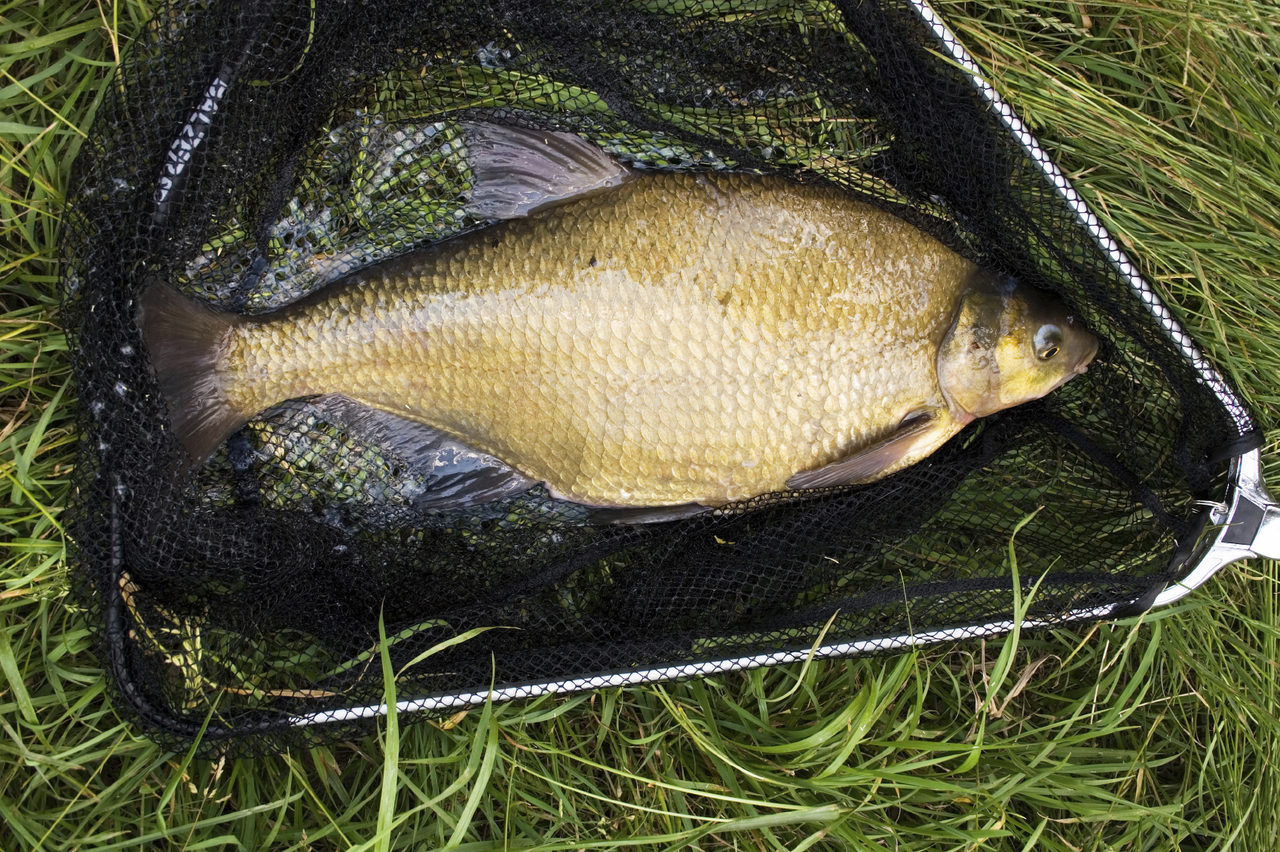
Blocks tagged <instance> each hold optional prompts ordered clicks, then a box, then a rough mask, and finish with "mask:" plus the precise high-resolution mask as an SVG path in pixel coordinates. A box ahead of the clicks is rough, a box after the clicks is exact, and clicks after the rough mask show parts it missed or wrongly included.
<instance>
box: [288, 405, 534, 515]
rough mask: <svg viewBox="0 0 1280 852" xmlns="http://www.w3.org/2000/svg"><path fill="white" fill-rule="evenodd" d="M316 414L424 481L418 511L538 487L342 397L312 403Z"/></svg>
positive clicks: (422, 428) (435, 435)
mask: <svg viewBox="0 0 1280 852" xmlns="http://www.w3.org/2000/svg"><path fill="white" fill-rule="evenodd" d="M311 405H312V407H313V408H315V409H316V410H317V413H318V414H319V415H320V416H321V417H323V418H324V419H325V420H327V421H329V422H330V423H334V424H340V425H342V426H343V427H345V428H346V429H347V430H348V431H350V432H351V434H352V435H353V436H355V437H356V438H358V439H360V440H362V441H364V442H366V443H369V444H373V445H375V446H377V447H379V448H381V449H382V450H383V451H384V452H386V453H388V454H390V455H391V456H393V457H395V458H396V459H398V460H399V461H401V462H403V463H405V464H407V465H408V466H409V468H410V469H411V470H413V471H414V472H415V473H417V474H419V475H420V476H421V477H422V480H423V483H424V488H423V492H422V493H421V494H420V495H418V496H417V497H416V498H414V500H413V505H414V506H415V507H417V508H419V509H454V508H461V507H465V506H474V505H477V504H480V503H488V502H490V501H492V500H498V499H500V498H502V497H509V496H511V495H513V494H518V493H520V492H523V491H528V490H529V489H530V488H532V487H533V486H534V485H536V484H537V483H536V482H535V481H534V480H532V479H530V478H529V477H527V476H525V475H524V474H522V473H520V472H519V471H518V470H516V469H515V468H513V467H511V466H510V465H508V464H506V463H504V462H502V461H500V460H498V459H496V458H494V457H493V456H491V455H487V454H486V453H482V452H480V451H478V450H474V449H472V448H471V447H468V446H467V445H466V444H464V443H462V442H461V441H458V440H456V439H454V438H452V437H450V436H449V435H446V434H445V433H444V432H441V431H439V430H437V429H432V428H431V427H430V426H426V425H424V424H422V423H418V422H416V421H414V420H408V419H406V418H403V417H399V416H397V415H395V414H391V413H390V412H386V411H381V410H379V409H376V408H369V407H368V406H365V405H362V404H360V403H359V402H356V401H355V400H352V399H350V398H349V397H346V396H342V395H341V394H326V395H324V396H318V397H315V398H313V399H312V400H311Z"/></svg>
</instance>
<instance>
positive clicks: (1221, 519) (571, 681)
mask: <svg viewBox="0 0 1280 852" xmlns="http://www.w3.org/2000/svg"><path fill="white" fill-rule="evenodd" d="M910 5H911V6H912V8H913V9H914V10H915V11H916V13H917V14H918V15H919V17H920V21H921V25H922V26H924V27H926V28H928V30H929V31H930V32H931V33H932V34H933V36H934V37H935V38H936V39H937V41H938V43H939V44H940V45H941V46H942V47H943V48H944V49H945V50H946V51H947V52H948V53H949V54H950V55H951V57H952V58H953V59H954V60H955V61H956V63H958V64H959V65H960V66H961V67H963V68H964V69H965V71H966V73H967V74H968V75H969V77H970V79H971V81H972V83H973V85H974V86H975V88H976V89H977V90H978V91H979V92H980V93H981V94H982V96H983V98H984V99H985V100H986V101H987V103H988V105H989V108H990V110H991V111H992V112H993V113H994V114H996V115H998V116H999V118H1000V120H1001V122H1002V123H1003V124H1004V126H1005V127H1006V128H1007V130H1008V132H1009V133H1010V134H1012V135H1013V136H1014V137H1015V138H1016V139H1017V140H1018V142H1019V144H1020V145H1021V146H1022V148H1023V149H1024V150H1025V151H1026V152H1027V153H1028V155H1029V156H1030V157H1031V158H1032V159H1033V160H1034V161H1035V162H1036V163H1037V164H1038V166H1039V167H1040V169H1041V170H1042V171H1043V172H1044V174H1045V177H1046V178H1047V179H1048V180H1049V181H1050V182H1051V184H1052V185H1053V187H1054V188H1055V190H1056V191H1057V192H1058V194H1059V195H1060V197H1061V198H1062V200H1063V201H1064V202H1066V204H1067V205H1068V206H1069V207H1070V208H1071V210H1072V211H1073V212H1074V214H1075V217H1076V219H1077V222H1078V224H1079V226H1080V227H1081V228H1083V229H1084V230H1085V231H1086V232H1087V233H1088V234H1089V235H1090V237H1091V238H1092V239H1093V241H1094V242H1095V243H1096V244H1097V245H1098V246H1099V248H1101V249H1102V251H1103V252H1105V253H1106V255H1107V257H1108V258H1109V260H1110V262H1111V263H1112V264H1113V266H1114V267H1115V269H1116V270H1117V271H1118V272H1119V273H1120V275H1122V276H1123V278H1124V279H1125V280H1126V281H1127V283H1128V285H1129V287H1130V288H1131V290H1132V291H1133V293H1134V294H1135V295H1136V296H1137V297H1138V298H1139V299H1140V300H1141V301H1142V303H1143V304H1144V305H1145V306H1146V308H1147V310H1148V311H1149V312H1150V313H1151V315H1152V316H1153V317H1154V318H1155V319H1156V320H1157V321H1158V322H1159V323H1160V325H1161V326H1162V328H1163V329H1164V331H1165V333H1166V334H1167V335H1168V337H1169V339H1170V340H1171V341H1172V342H1173V343H1174V344H1175V345H1176V346H1177V348H1178V349H1179V350H1180V352H1181V353H1182V355H1183V357H1184V358H1185V359H1186V360H1187V362H1188V363H1189V364H1190V365H1191V366H1192V368H1193V369H1194V370H1195V371H1196V373H1197V374H1198V375H1199V377H1200V380H1201V381H1202V382H1203V383H1204V385H1205V386H1206V387H1208V388H1209V389H1210V390H1211V391H1212V393H1213V394H1214V396H1216V397H1217V399H1218V400H1219V401H1220V403H1221V404H1222V406H1223V408H1224V409H1225V410H1226V412H1227V413H1228V415H1229V416H1230V418H1231V419H1232V421H1233V422H1234V423H1235V425H1236V428H1237V430H1238V431H1239V432H1240V433H1241V434H1247V433H1249V432H1251V431H1253V429H1254V426H1253V422H1252V419H1251V418H1250V416H1249V413H1248V411H1247V408H1246V407H1245V405H1244V404H1243V402H1242V401H1241V400H1240V399H1239V397H1238V396H1237V395H1236V394H1235V393H1234V392H1233V391H1232V390H1231V388H1230V387H1229V385H1228V384H1227V383H1226V381H1225V380H1224V379H1223V377H1222V376H1221V375H1220V374H1219V373H1218V371H1217V370H1216V369H1215V368H1214V367H1213V366H1212V365H1211V364H1210V363H1209V362H1208V360H1207V359H1206V358H1205V356H1204V355H1203V354H1202V353H1201V352H1200V350H1199V349H1198V348H1197V347H1196V346H1195V344H1194V342H1193V341H1192V340H1191V338H1190V336H1189V335H1188V334H1187V333H1186V332H1185V330H1183V329H1182V328H1181V326H1180V325H1179V324H1178V323H1177V321H1176V320H1175V319H1174V317H1173V315H1172V313H1171V312H1170V311H1169V310H1168V309H1167V307H1166V306H1165V305H1164V304H1163V303H1162V302H1161V301H1160V299H1159V298H1158V296H1157V295H1156V294H1155V292H1154V291H1153V290H1152V288H1151V287H1150V285H1149V284H1148V283H1147V282H1146V281H1144V280H1143V279H1142V277H1141V276H1140V274H1139V273H1138V271H1137V269H1136V267H1135V266H1134V265H1133V264H1132V263H1131V261H1130V260H1129V259H1128V258H1127V257H1126V256H1125V254H1124V252H1123V251H1122V250H1121V249H1120V247H1119V245H1118V244H1117V243H1116V242H1115V240H1114V239H1113V238H1112V237H1111V236H1110V235H1109V234H1108V233H1107V232H1106V230H1105V229H1104V228H1103V226H1102V225H1101V223H1100V221H1099V220H1098V218H1097V217H1096V215H1094V214H1093V213H1092V212H1091V211H1090V210H1089V209H1088V206H1087V205H1086V204H1085V202H1084V201H1083V199H1082V198H1081V197H1080V196H1079V194H1078V193H1077V192H1076V191H1075V189H1074V188H1073V187H1072V186H1071V184H1070V182H1069V181H1068V180H1067V179H1066V177H1065V176H1064V175H1063V174H1062V172H1061V171H1060V170H1059V169H1058V168H1057V167H1056V166H1055V165H1054V164H1053V162H1052V161H1051V160H1050V158H1049V156H1048V155H1047V154H1046V153H1045V152H1044V150H1043V149H1042V148H1041V146H1040V145H1039V143H1038V142H1037V141H1036V140H1035V138H1034V137H1033V136H1032V134H1031V133H1030V132H1029V131H1028V130H1027V128H1026V127H1025V125H1024V124H1023V123H1022V122H1021V121H1020V119H1019V118H1018V117H1017V116H1016V115H1015V113H1014V112H1013V110H1012V109H1011V108H1010V107H1009V106H1008V104H1006V103H1005V101H1004V100H1003V99H1002V98H1001V97H1000V95H999V94H998V93H997V92H996V91H995V89H994V88H993V87H992V86H991V85H990V84H989V83H988V82H987V81H986V80H985V79H984V77H983V75H982V72H981V70H980V69H979V67H978V66H977V64H976V62H974V60H973V59H972V57H971V56H970V55H969V54H968V53H967V51H965V49H964V48H963V46H961V45H960V43H959V42H958V40H957V39H956V37H955V35H954V34H953V33H952V32H951V30H950V29H948V28H947V26H946V25H945V24H944V23H943V22H942V20H941V18H940V17H939V16H938V15H937V14H936V12H934V10H933V9H932V8H931V7H929V6H928V4H927V3H926V2H924V0H910ZM227 90H228V82H227V80H225V79H224V78H223V75H221V74H220V75H218V76H216V77H215V78H214V81H213V82H212V83H211V84H210V85H209V86H208V88H207V89H206V91H205V92H204V97H203V99H202V100H201V101H200V102H199V105H198V106H197V108H196V109H195V110H194V111H193V112H192V113H191V115H190V118H189V119H188V121H187V122H186V124H185V125H184V126H183V128H182V130H181V132H180V133H179V134H178V136H177V137H176V138H175V139H174V142H173V144H172V146H171V147H170V150H169V154H168V156H167V158H166V161H165V174H164V175H163V176H162V178H161V183H160V186H159V189H158V193H157V199H156V201H157V206H156V210H157V211H164V210H165V209H166V205H167V199H168V197H169V195H170V194H171V192H172V191H173V190H174V188H175V187H177V186H178V185H179V184H180V182H181V181H182V180H183V179H184V176H185V173H186V172H187V170H188V168H189V166H190V164H191V162H192V160H193V158H194V156H195V153H196V151H197V150H198V148H199V147H200V146H201V144H203V142H204V140H205V138H206V134H207V133H208V130H209V128H210V127H211V126H212V124H213V122H214V119H215V116H216V114H217V112H218V109H219V105H220V102H221V100H222V98H223V97H224V96H225V94H226V92H227ZM1258 468H1259V456H1258V452H1257V450H1249V451H1246V452H1242V453H1240V454H1239V455H1236V456H1235V457H1233V458H1232V459H1231V469H1230V472H1229V474H1228V477H1227V481H1226V483H1225V484H1224V488H1223V496H1222V499H1221V501H1218V502H1214V503H1210V504H1207V505H1205V506H1203V511H1202V513H1201V515H1202V520H1203V521H1204V522H1206V523H1211V524H1214V525H1220V526H1222V529H1221V530H1220V532H1219V533H1218V535H1217V536H1216V538H1213V539H1212V540H1207V539H1206V540H1204V541H1202V542H1201V544H1200V546H1199V547H1198V549H1197V550H1196V551H1195V552H1194V553H1191V554H1187V553H1179V554H1177V556H1176V560H1175V561H1177V562H1178V563H1179V564H1181V565H1182V566H1183V568H1182V570H1181V571H1180V572H1179V573H1180V574H1181V577H1180V579H1178V580H1176V581H1175V582H1173V583H1172V584H1170V585H1169V586H1168V587H1167V588H1164V589H1161V590H1152V593H1151V594H1149V595H1147V596H1145V597H1143V598H1138V599H1135V600H1132V601H1120V602H1116V603H1113V604H1110V605H1107V606H1103V607H1093V608H1086V609H1075V610H1070V611H1067V612H1063V613H1061V614H1060V615H1058V616H1057V617H1055V618H1054V619H1052V621H1042V620H1035V619H1030V620H1025V621H1022V622H1015V621H1014V620H1013V619H1005V620H995V621H988V622H984V623H981V624H973V625H969V626H965V627H960V628H949V629H941V630H924V631H920V632H915V633H910V634H903V635H898V636H891V637H883V638H874V639H868V640H864V641H856V642H839V643H830V644H821V645H818V646H817V647H815V648H811V649H808V650H788V651H780V652H777V653H766V654H757V655H748V656H737V657H727V658H724V659H718V660H712V661H706V662H698V663H691V664H682V665H673V666H661V667H649V668H640V669H633V670H620V671H615V672H612V673H604V674H596V675H592V676H589V677H576V678H574V677H571V678H563V679H551V680H544V681H538V682H530V683H524V684H518V685H514V686H504V687H499V688H495V689H492V690H487V691H483V692H480V691H465V692H453V693H445V694H438V695H431V696H424V697H414V698H408V699H404V700H401V701H399V702H397V704H396V707H397V710H398V711H400V712H405V713H413V712H422V713H444V712H448V711H453V710H457V709H461V708H465V707H469V706H475V705H477V704H481V703H483V702H485V701H490V700H492V701H503V700H512V699H520V698H530V697H534V696H538V695H543V694H548V693H562V692H578V691H583V690H590V689H596V688H603V687H612V686H623V685H636V684H642V683H653V682H658V681H666V680H673V679H681V678H688V677H698V676H707V675H713V674H721V673H725V672H729V671H738V670H744V669H751V668H758V667H762V666H772V665H780V664H785V663H790V662H798V661H802V660H805V659H810V658H833V657H845V656H852V655H858V654H864V653H873V652H888V651H897V650H903V649H907V648H912V647H920V646H924V645H929V644H934V643H939V642H946V641H954V640H960V639H972V638H977V637H983V636H997V635H1000V634H1003V633H1007V632H1009V631H1010V630H1012V629H1014V628H1015V627H1017V626H1021V627H1022V628H1023V629H1033V628H1036V627H1042V626H1045V625H1046V624H1050V623H1052V624H1062V623H1066V622H1077V621H1086V620H1095V619H1101V618H1107V617H1113V616H1116V615H1120V614H1123V613H1128V612H1133V611H1135V610H1140V609H1144V608H1146V607H1148V606H1151V605H1164V604H1167V603H1171V602H1173V601H1174V600H1177V599H1178V598H1179V597H1181V596H1183V595H1185V594H1187V593H1188V592H1189V591H1190V590H1191V589H1193V588H1195V587H1196V586H1198V585H1200V584H1202V583H1203V582H1204V581H1205V580H1207V579H1208V578H1209V577H1210V576H1212V574H1213V573H1214V572H1216V571H1217V570H1220V569H1221V568H1222V567H1223V566H1225V565H1226V564H1229V563H1230V562H1232V561H1235V560H1237V559H1243V558H1249V557H1250V556H1254V555H1269V554H1272V553H1274V552H1276V542H1275V541H1274V539H1275V538H1276V537H1277V536H1280V533H1277V525H1278V523H1280V522H1278V521H1277V514H1276V510H1275V507H1274V504H1273V501H1272V500H1271V498H1270V497H1269V495H1267V493H1266V491H1265V489H1264V488H1263V487H1262V485H1261V479H1260V475H1259V472H1258ZM124 488H125V486H124V484H123V483H121V482H120V481H119V480H117V482H116V489H115V493H116V494H117V496H118V497H120V499H121V500H123V497H124ZM119 512H120V506H119V504H118V502H113V503H112V504H111V506H110V525H111V529H112V531H113V535H115V536H117V537H118V536H120V535H121V524H120V519H119ZM113 551H114V552H113V575H114V576H113V577H112V580H111V583H110V585H111V587H112V588H116V587H118V584H119V581H120V579H121V577H122V576H123V570H124V556H123V551H124V548H123V544H122V543H121V542H119V541H118V540H117V542H116V546H115V547H114V548H113ZM104 614H105V617H106V634H105V635H106V639H107V650H108V659H109V662H110V666H111V669H112V670H113V672H114V674H115V677H116V685H117V688H118V689H119V690H120V693H121V695H122V696H123V698H124V699H125V701H126V702H127V703H128V704H129V705H131V706H132V708H133V709H134V711H135V712H136V713H137V714H138V715H139V716H141V717H142V718H144V719H146V720H148V721H149V722H151V723H153V724H157V725H158V726H160V727H169V728H170V730H171V731H172V732H173V733H176V734H180V735H183V736H191V735H194V734H195V732H194V731H192V730H191V729H190V726H189V725H186V724H172V725H168V724H167V723H166V718H167V715H166V713H165V712H164V711H163V710H160V709H158V708H154V707H151V706H150V705H149V703H148V700H147V698H146V697H145V696H144V695H143V694H142V692H141V691H140V690H138V689H136V688H135V684H133V682H132V680H131V676H130V666H129V664H128V660H127V657H128V654H129V648H128V625H127V622H126V618H125V606H124V601H123V599H122V597H121V596H118V595H117V596H111V598H109V600H108V601H107V605H106V611H105V613H104ZM388 711H389V708H388V707H387V706H386V705H385V704H369V705H362V706H356V707H349V708H346V709H342V710H325V711H320V712H316V713H301V714H294V715H291V716H289V717H287V719H285V720H283V722H281V721H279V720H277V721H275V722H272V723H271V724H269V725H264V730H267V729H271V728H275V727H278V726H279V725H280V724H284V725H287V726H290V727H296V728H311V727H316V726H327V727H331V728H334V729H335V730H346V729H348V728H347V727H346V726H349V725H352V724H359V723H362V722H366V721H368V720H370V719H376V718H378V717H381V716H383V715H385V714H386V713H387V712H388ZM238 733H252V731H248V730H245V731H240V732H238ZM216 736H217V735H216V734H215V738H216Z"/></svg>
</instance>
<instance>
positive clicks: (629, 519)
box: [589, 503, 713, 524]
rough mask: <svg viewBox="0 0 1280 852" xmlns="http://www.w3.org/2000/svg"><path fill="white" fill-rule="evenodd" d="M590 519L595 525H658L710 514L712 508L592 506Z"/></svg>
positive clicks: (698, 504)
mask: <svg viewBox="0 0 1280 852" xmlns="http://www.w3.org/2000/svg"><path fill="white" fill-rule="evenodd" d="M590 508H591V513H590V516H589V517H590V519H591V522H592V523H596V524H660V523H663V522H664V521H680V520H684V519H685V518H692V517H693V516H694V515H701V514H704V513H706V512H710V511H711V510H712V509H713V507H712V506H704V505H702V504H701V503H679V504H677V505H675V506H592V507H590Z"/></svg>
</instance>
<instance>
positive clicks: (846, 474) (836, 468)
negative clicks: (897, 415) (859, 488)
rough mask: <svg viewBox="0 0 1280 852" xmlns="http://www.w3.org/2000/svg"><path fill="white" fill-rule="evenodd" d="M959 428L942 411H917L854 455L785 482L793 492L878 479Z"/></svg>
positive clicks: (943, 439)
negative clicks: (890, 431) (887, 433)
mask: <svg viewBox="0 0 1280 852" xmlns="http://www.w3.org/2000/svg"><path fill="white" fill-rule="evenodd" d="M960 425H963V424H959V423H957V421H956V420H955V419H954V418H952V417H950V416H949V415H948V414H947V413H946V411H945V410H941V411H939V410H938V409H930V408H919V409H916V410H914V411H912V412H911V413H910V414H908V415H907V416H906V417H904V418H902V420H901V422H899V424H898V428H897V429H895V430H894V431H893V432H892V433H891V434H890V435H888V436H887V437H885V438H883V439H881V440H879V441H877V442H875V443H874V444H871V445H869V446H867V447H864V448H863V449H861V450H859V451H858V452H856V453H854V454H853V455H850V456H847V457H846V458H842V459H838V460H837V461H834V462H831V463H830V464H827V465H823V466H822V467H819V468H814V469H813V470H804V471H801V472H799V473H797V474H794V475H792V476H791V478H790V479H788V480H787V487H788V488H794V489H804V488H828V487H831V486H836V485H855V484H857V483H859V482H869V481H871V480H873V479H877V478H879V477H880V476H881V475H883V474H884V472H885V471H886V470H889V469H890V468H892V467H894V466H895V465H898V464H899V463H900V462H901V461H902V460H903V459H904V458H906V457H907V456H909V455H915V456H917V457H919V458H923V457H924V456H925V455H927V454H928V453H930V452H932V451H933V450H935V449H937V448H938V447H939V446H941V445H942V444H943V443H944V442H945V441H946V440H947V439H948V438H950V437H951V436H952V435H953V434H955V432H956V431H958V429H959V427H960Z"/></svg>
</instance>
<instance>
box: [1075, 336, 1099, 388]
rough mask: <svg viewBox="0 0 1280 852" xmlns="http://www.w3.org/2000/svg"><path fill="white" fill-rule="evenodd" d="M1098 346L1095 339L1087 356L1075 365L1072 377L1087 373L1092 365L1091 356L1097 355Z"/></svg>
mask: <svg viewBox="0 0 1280 852" xmlns="http://www.w3.org/2000/svg"><path fill="white" fill-rule="evenodd" d="M1099 345H1100V344H1099V343H1098V338H1096V337H1095V338H1094V339H1093V345H1092V346H1090V347H1089V354H1088V355H1085V356H1084V357H1083V358H1081V359H1080V363H1079V364H1077V365H1076V369H1075V371H1074V372H1073V373H1072V375H1075V376H1083V375H1084V374H1085V373H1087V372H1089V365H1090V364H1092V363H1093V356H1095V355H1097V354H1098V347H1099ZM1068 378H1070V377H1068Z"/></svg>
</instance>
